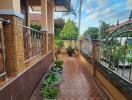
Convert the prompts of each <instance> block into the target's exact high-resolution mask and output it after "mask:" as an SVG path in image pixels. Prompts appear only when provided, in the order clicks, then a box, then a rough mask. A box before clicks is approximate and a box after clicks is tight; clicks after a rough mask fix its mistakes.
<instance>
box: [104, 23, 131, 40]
mask: <svg viewBox="0 0 132 100" xmlns="http://www.w3.org/2000/svg"><path fill="white" fill-rule="evenodd" d="M129 24H132V22H128V23H126V24H124V25H122V26H119V27H117V28H116V29H115V30H113V31H112V32H110V35H108V37H107V38H106V41H107V40H108V39H109V38H110V37H111V36H112V35H113V33H114V32H115V31H117V30H118V29H120V28H122V27H124V26H126V25H129Z"/></svg>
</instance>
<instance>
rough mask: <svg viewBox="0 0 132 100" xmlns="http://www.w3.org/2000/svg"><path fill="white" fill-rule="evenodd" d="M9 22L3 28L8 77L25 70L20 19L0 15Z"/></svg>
mask: <svg viewBox="0 0 132 100" xmlns="http://www.w3.org/2000/svg"><path fill="white" fill-rule="evenodd" d="M0 17H2V18H4V19H7V20H10V22H11V23H10V24H9V25H8V26H4V27H3V32H4V37H5V50H6V71H7V74H8V75H12V74H13V75H14V74H15V75H16V74H17V73H19V72H21V71H23V70H24V69H25V62H24V61H25V60H24V45H23V28H22V27H21V26H20V25H22V19H21V18H18V17H16V16H13V15H0Z"/></svg>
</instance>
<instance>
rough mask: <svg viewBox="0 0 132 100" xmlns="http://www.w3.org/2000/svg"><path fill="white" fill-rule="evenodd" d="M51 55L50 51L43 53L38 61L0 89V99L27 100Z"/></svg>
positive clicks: (46, 68) (44, 71)
mask: <svg viewBox="0 0 132 100" xmlns="http://www.w3.org/2000/svg"><path fill="white" fill-rule="evenodd" d="M52 55H53V54H52V52H49V53H48V54H46V55H44V56H43V57H42V58H41V59H40V60H39V61H38V62H36V63H35V64H33V65H32V66H31V67H30V68H28V69H27V70H26V71H24V72H23V73H22V74H20V75H19V76H17V77H16V78H15V79H13V80H12V81H11V82H10V83H8V84H7V85H6V86H5V87H4V88H3V89H0V100H29V98H30V97H31V95H32V93H33V92H34V90H35V88H36V86H37V85H38V83H39V82H40V81H41V79H42V78H43V76H44V75H45V73H46V72H47V70H48V68H49V67H50V65H51V63H52V60H53V57H52Z"/></svg>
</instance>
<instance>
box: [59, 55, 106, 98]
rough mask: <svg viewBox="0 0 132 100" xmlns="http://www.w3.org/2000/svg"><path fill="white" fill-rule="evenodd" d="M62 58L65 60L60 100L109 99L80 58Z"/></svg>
mask: <svg viewBox="0 0 132 100" xmlns="http://www.w3.org/2000/svg"><path fill="white" fill-rule="evenodd" d="M61 58H63V60H64V72H63V75H62V77H63V81H62V82H61V83H60V95H59V98H58V100H108V97H107V96H106V94H105V93H104V91H103V90H102V89H101V87H100V86H99V85H98V84H97V82H96V81H95V79H94V77H93V76H92V75H91V74H90V73H89V72H88V71H87V70H86V69H85V67H84V66H83V65H81V63H80V59H78V58H77V57H68V56H62V57H61Z"/></svg>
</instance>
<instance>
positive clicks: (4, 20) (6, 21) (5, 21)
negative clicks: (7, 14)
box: [0, 18, 10, 24]
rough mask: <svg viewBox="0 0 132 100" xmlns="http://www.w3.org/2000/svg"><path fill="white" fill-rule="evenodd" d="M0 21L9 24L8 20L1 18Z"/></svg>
mask: <svg viewBox="0 0 132 100" xmlns="http://www.w3.org/2000/svg"><path fill="white" fill-rule="evenodd" d="M0 21H2V22H4V23H7V24H10V20H6V19H3V18H0Z"/></svg>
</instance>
